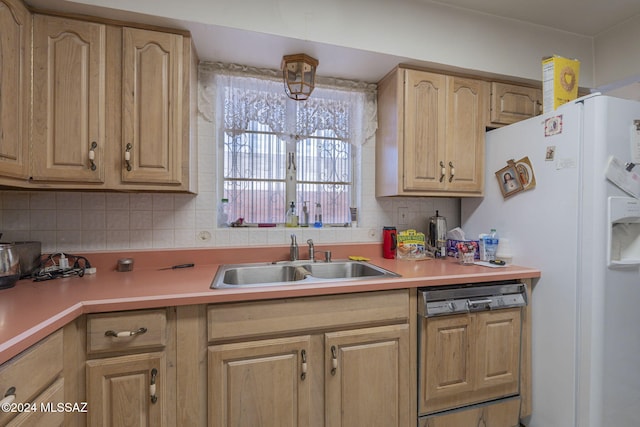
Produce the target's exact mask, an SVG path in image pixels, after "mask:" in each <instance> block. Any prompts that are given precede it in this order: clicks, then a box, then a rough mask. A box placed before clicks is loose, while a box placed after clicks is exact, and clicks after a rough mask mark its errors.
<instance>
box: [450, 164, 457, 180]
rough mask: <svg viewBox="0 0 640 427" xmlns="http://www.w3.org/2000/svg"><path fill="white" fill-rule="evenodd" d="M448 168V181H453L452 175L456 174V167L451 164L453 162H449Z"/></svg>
mask: <svg viewBox="0 0 640 427" xmlns="http://www.w3.org/2000/svg"><path fill="white" fill-rule="evenodd" d="M449 168H450V171H451V176H449V182H451V181H453V177H454V176H456V168H455V167H454V166H453V162H449Z"/></svg>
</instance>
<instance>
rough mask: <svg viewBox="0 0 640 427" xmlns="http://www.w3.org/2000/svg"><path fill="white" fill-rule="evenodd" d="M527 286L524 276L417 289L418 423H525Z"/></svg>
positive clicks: (425, 426)
mask: <svg viewBox="0 0 640 427" xmlns="http://www.w3.org/2000/svg"><path fill="white" fill-rule="evenodd" d="M526 305H527V293H526V286H525V284H523V283H520V282H518V281H504V282H490V283H478V284H467V285H451V286H435V287H429V288H423V289H419V290H418V315H419V318H418V325H419V327H418V370H417V371H418V426H419V427H436V426H438V427H439V426H454V425H455V426H456V427H467V426H470V427H471V426H473V427H475V426H477V425H481V426H486V427H514V426H518V425H519V424H520V419H519V418H520V365H521V349H522V323H523V315H524V310H523V307H525V306H526Z"/></svg>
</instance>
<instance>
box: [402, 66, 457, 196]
mask: <svg viewBox="0 0 640 427" xmlns="http://www.w3.org/2000/svg"><path fill="white" fill-rule="evenodd" d="M404 91H405V93H404V147H403V161H404V189H405V190H434V189H435V190H437V189H441V188H444V185H445V176H444V175H443V174H442V170H443V168H444V166H445V161H446V158H445V157H446V152H445V130H446V122H445V118H446V115H445V112H446V96H447V95H446V92H447V87H446V76H443V75H440V74H433V73H427V72H424V71H415V70H405V83H404Z"/></svg>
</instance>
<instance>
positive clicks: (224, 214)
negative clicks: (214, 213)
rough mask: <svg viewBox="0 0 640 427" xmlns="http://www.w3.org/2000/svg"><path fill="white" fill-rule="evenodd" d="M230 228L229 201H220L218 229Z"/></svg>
mask: <svg viewBox="0 0 640 427" xmlns="http://www.w3.org/2000/svg"><path fill="white" fill-rule="evenodd" d="M228 226H229V199H222V200H220V205H218V227H219V228H223V227H228Z"/></svg>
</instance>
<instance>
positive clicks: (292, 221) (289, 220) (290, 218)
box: [284, 201, 298, 227]
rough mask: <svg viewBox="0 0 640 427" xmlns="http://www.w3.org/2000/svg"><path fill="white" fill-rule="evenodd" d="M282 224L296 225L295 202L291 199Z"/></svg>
mask: <svg viewBox="0 0 640 427" xmlns="http://www.w3.org/2000/svg"><path fill="white" fill-rule="evenodd" d="M284 225H285V227H297V226H298V215H296V204H295V202H293V201H292V202H291V204H290V205H289V209H287V217H286V219H285V223H284Z"/></svg>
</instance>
